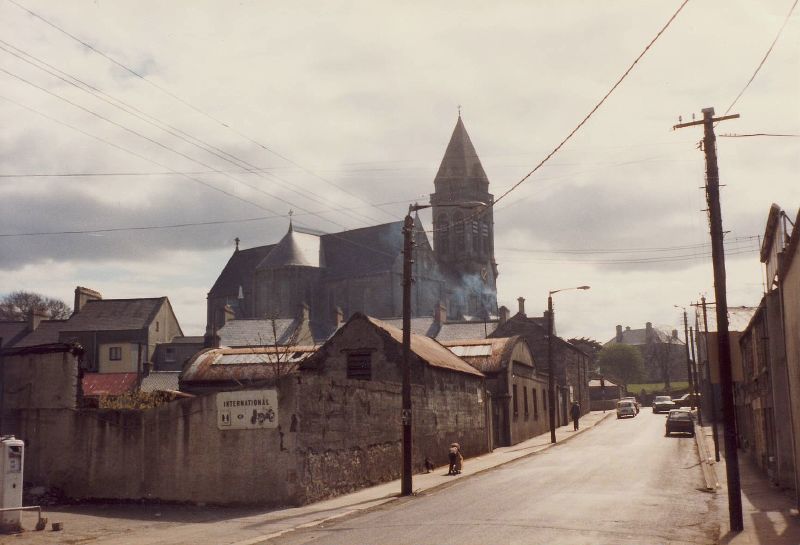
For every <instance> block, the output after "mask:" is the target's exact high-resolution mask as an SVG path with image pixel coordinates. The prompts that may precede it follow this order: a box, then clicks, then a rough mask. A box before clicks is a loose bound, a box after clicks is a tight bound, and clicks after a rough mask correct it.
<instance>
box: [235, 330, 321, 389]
mask: <svg viewBox="0 0 800 545" xmlns="http://www.w3.org/2000/svg"><path fill="white" fill-rule="evenodd" d="M269 328H270V333H271V335H267V338H265V336H264V335H262V334H261V333H259V334H258V339H257V341H256V342H255V343H253V344H249V345H248V348H249V349H250V351H251V353H252V354H253V355H254V356H255V357H256V359H258V360H259V361H260V362H262V363H266V364H269V371H268V374H267V376H265V377H264V380H266V381H267V383H268V384H275V383H277V382H278V381H279V380H280V379H281V378H283V377H285V376H288V375H291V374H292V373H294V371H296V370H297V367H298V365H300V362H301V361H303V359H305V357H306V356H308V355H310V354H309V353H307V352H305V351H304V352H299V351H298V350H297V348H298V342H300V341H301V340H304V339H302V337H303V335H302V331H301V328H300V327H299V325H298V327H294V329H293V330H292V331H291V332H290V334H289V335H288V336H285V335H284V334H283V332H282V331H280V327H279V325H278V320H277V318H275V317H272V318H270V319H269ZM311 346H316V343H314V342H313V341H312V344H311Z"/></svg>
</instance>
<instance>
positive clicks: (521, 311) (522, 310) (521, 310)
mask: <svg viewBox="0 0 800 545" xmlns="http://www.w3.org/2000/svg"><path fill="white" fill-rule="evenodd" d="M517 303H519V314H522V315H523V316H525V298H524V297H517Z"/></svg>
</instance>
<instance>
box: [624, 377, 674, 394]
mask: <svg viewBox="0 0 800 545" xmlns="http://www.w3.org/2000/svg"><path fill="white" fill-rule="evenodd" d="M688 388H689V382H688V381H686V380H683V381H675V382H671V383H670V389H671V390H672V391H673V392H674V391H675V390H686V389H688ZM663 389H664V383H663V382H645V383H642V384H628V391H629V392H630V393H632V394H638V393H639V392H641V391H642V390H646V391H648V392H660V391H662V390H663Z"/></svg>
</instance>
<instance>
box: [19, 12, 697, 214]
mask: <svg viewBox="0 0 800 545" xmlns="http://www.w3.org/2000/svg"><path fill="white" fill-rule="evenodd" d="M8 1H9V2H10V3H12V4H13V5H15V6H17V7H18V8H19V9H21V10H23V11H25V12H27V13H29V14H30V15H31V16H33V17H35V18H37V19H39V20H40V21H42V22H43V23H45V24H46V25H48V26H50V27H51V28H53V29H55V30H57V31H58V32H61V33H62V34H64V35H65V36H68V37H69V38H71V39H73V40H75V41H76V42H78V43H80V44H81V45H83V46H84V47H86V48H88V49H89V50H90V51H92V52H94V53H96V54H98V55H100V56H101V57H103V58H105V59H106V60H108V61H109V62H111V63H113V64H114V65H116V66H118V67H119V68H122V69H123V70H125V71H126V72H128V73H129V74H131V75H133V76H135V77H137V78H139V79H140V80H142V81H144V82H146V83H147V84H149V85H151V86H152V87H154V88H155V89H158V90H159V91H161V92H162V93H164V94H165V95H167V96H169V97H171V98H173V99H174V100H177V101H178V102H180V103H181V104H183V105H185V106H186V107H188V108H190V109H191V110H193V111H195V112H197V113H198V114H200V115H202V116H204V117H206V118H208V119H210V120H211V121H214V122H215V123H217V124H219V125H222V126H223V127H225V128H226V129H228V130H230V131H231V132H233V133H234V134H236V135H238V136H239V137H241V138H244V139H245V140H247V141H249V142H250V143H252V144H254V145H256V146H258V147H260V148H261V149H263V150H265V151H267V152H269V153H271V154H273V155H275V156H276V157H279V158H281V159H283V160H284V161H286V162H288V163H290V164H292V165H294V166H295V167H297V168H299V169H301V170H303V171H304V172H306V173H307V174H310V175H311V176H314V177H315V178H317V179H319V180H321V181H323V182H325V183H327V184H329V185H332V186H333V187H336V188H337V189H339V190H340V191H343V192H344V193H346V194H348V195H350V196H351V197H354V198H356V199H358V200H359V201H362V202H364V203H366V204H370V203H369V202H368V201H366V200H365V199H364V198H363V197H361V196H360V195H358V194H356V193H353V192H351V191H348V190H347V189H345V188H343V187H341V186H339V185H338V184H336V183H334V182H333V181H331V180H328V179H326V178H324V177H322V176H319V175H318V174H316V173H314V172H312V171H311V170H309V169H307V168H305V167H303V166H302V165H300V164H298V163H296V162H295V161H293V160H292V159H289V158H288V157H286V156H284V155H282V154H280V153H278V152H277V151H275V150H273V149H271V148H270V147H268V146H266V145H264V144H262V143H261V142H258V141H256V140H254V139H253V138H251V137H249V136H247V135H246V134H243V133H242V132H240V131H238V130H237V129H235V128H234V127H233V126H231V125H230V124H228V123H225V122H224V121H222V120H220V119H217V118H216V117H214V116H212V115H211V114H209V113H208V112H206V111H204V110H201V109H200V108H198V107H197V106H195V105H193V104H192V103H190V102H188V101H187V100H185V99H183V98H181V97H180V96H178V95H176V94H175V93H173V92H171V91H169V90H168V89H166V88H165V87H162V86H161V85H158V84H157V83H155V82H154V81H152V80H150V79H148V78H146V77H145V76H143V75H142V74H140V73H139V72H137V71H136V70H134V69H132V68H130V67H129V66H127V65H125V64H123V63H121V62H119V61H117V60H116V59H114V58H113V57H111V56H110V55H108V54H106V53H104V52H103V51H101V50H100V49H97V48H96V47H94V46H93V45H92V44H90V43H88V42H86V41H84V40H82V39H81V38H78V37H77V36H75V35H74V34H71V33H70V32H68V31H67V30H65V29H63V28H61V27H60V26H58V25H56V24H55V23H53V22H52V21H50V20H48V19H46V18H44V17H43V16H41V15H39V14H38V13H36V12H34V11H32V10H30V9H28V8H27V7H25V6H23V5H22V4H20V3H19V2H17V1H16V0H8ZM687 1H688V0H687ZM377 209H378V210H380V211H381V212H383V213H384V214H387V215H389V216H391V217H392V218H394V219H399V217H398V216H396V215H394V214H391V213H389V212H387V211H385V210H383V209H380V208H377Z"/></svg>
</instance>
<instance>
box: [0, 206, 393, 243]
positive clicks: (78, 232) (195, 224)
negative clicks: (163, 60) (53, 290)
mask: <svg viewBox="0 0 800 545" xmlns="http://www.w3.org/2000/svg"><path fill="white" fill-rule="evenodd" d="M406 202H408V201H407V200H402V201H390V202H385V203H378V204H375V205H373V206H386V205H390V204H399V203H406ZM358 208H365V207H363V206H362V207H354V208H340V209H338V211H340V212H348V211H351V210H356V209H358ZM305 215H309V214H298V213H295V214H293V215H292V217H293V218H296V217H299V216H305ZM285 217H287V215H286V214H276V215H274V216H258V217H254V218H242V219H235V220H212V221H195V222H186V223H172V224H166V225H135V226H127V227H98V228H96V229H80V230H72V231H32V232H27V233H0V237H3V238H8V237H41V236H57V235H87V234H99V233H117V232H125V231H156V230H165V229H183V228H187V227H200V226H206V225H229V224H237V223H252V222H257V221H265V220H270V219H278V218H285ZM326 234H328V233H326Z"/></svg>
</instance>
